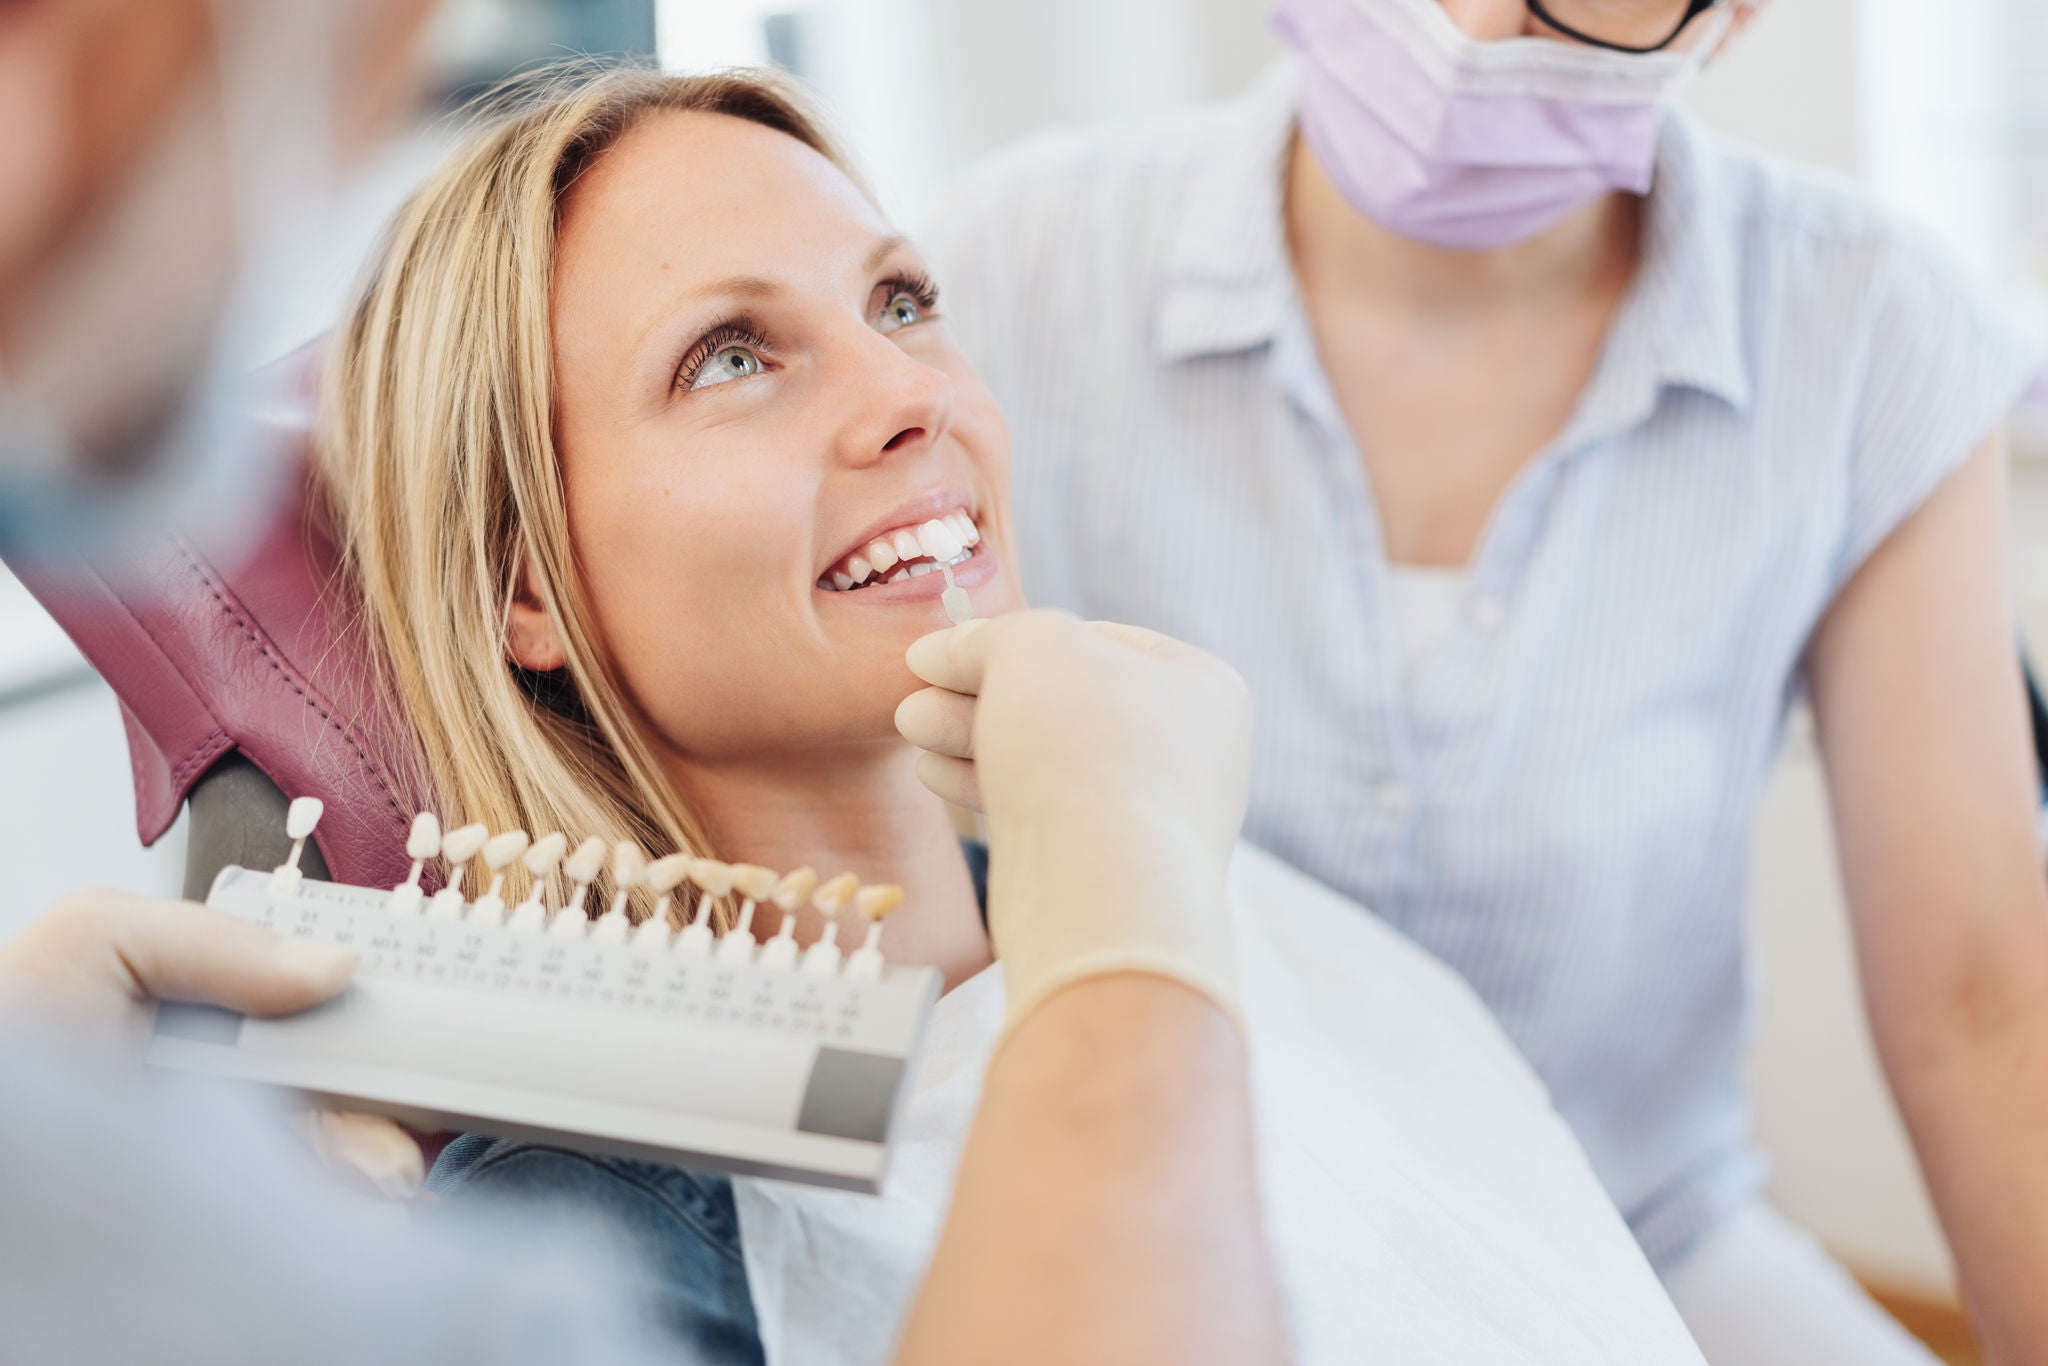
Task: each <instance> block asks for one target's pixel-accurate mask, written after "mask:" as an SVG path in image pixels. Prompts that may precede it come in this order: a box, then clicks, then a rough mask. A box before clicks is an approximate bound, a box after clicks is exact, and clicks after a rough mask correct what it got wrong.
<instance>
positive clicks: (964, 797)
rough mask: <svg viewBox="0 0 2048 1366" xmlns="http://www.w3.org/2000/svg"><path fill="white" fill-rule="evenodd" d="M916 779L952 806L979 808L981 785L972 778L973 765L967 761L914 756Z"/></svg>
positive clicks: (977, 780) (976, 779)
mask: <svg viewBox="0 0 2048 1366" xmlns="http://www.w3.org/2000/svg"><path fill="white" fill-rule="evenodd" d="M917 780H918V781H919V782H921V783H923V784H924V785H925V786H926V787H928V788H930V789H931V790H932V791H933V792H936V793H937V794H938V795H939V796H940V797H942V798H944V799H945V800H946V801H949V802H951V803H952V804H953V805H955V806H964V807H966V808H967V809H968V810H969V811H979V810H981V809H982V806H981V782H980V780H979V779H978V778H977V777H976V776H975V772H974V764H973V763H972V762H971V761H969V760H967V759H955V758H952V757H951V756H949V755H945V754H932V753H929V752H927V753H924V754H920V755H918V756H917Z"/></svg>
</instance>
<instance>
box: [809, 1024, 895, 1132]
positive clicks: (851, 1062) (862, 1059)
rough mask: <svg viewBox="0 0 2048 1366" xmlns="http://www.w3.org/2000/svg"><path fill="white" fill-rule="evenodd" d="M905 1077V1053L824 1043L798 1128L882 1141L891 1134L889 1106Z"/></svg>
mask: <svg viewBox="0 0 2048 1366" xmlns="http://www.w3.org/2000/svg"><path fill="white" fill-rule="evenodd" d="M902 1079H903V1059H901V1058H898V1057H892V1056H890V1055H888V1054H885V1053H856V1052H853V1051H851V1050H849V1049H844V1048H820V1049H819V1050H818V1058H817V1061H816V1062H814V1063H812V1064H811V1079H810V1081H809V1082H807V1083H806V1084H805V1086H804V1103H803V1106H802V1108H801V1109H799V1110H798V1112H797V1117H796V1127H797V1128H798V1129H799V1130H800V1131H802V1132H804V1133H807V1134H826V1135H829V1136H831V1137H833V1138H854V1139H861V1140H864V1141H866V1142H869V1143H880V1142H881V1141H882V1140H883V1139H885V1138H887V1137H888V1136H889V1111H890V1110H891V1108H893V1107H894V1105H895V1104H896V1087H897V1085H898V1084H899V1083H900V1082H901V1081H902Z"/></svg>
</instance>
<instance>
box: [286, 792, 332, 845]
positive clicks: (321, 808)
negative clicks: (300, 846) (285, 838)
mask: <svg viewBox="0 0 2048 1366" xmlns="http://www.w3.org/2000/svg"><path fill="white" fill-rule="evenodd" d="M326 810H327V805H326V803H324V802H322V801H321V800H320V799H319V798H318V797H295V798H293V799H292V804H291V805H290V806H289V807H287V808H285V813H284V832H285V834H287V835H289V836H290V837H291V838H293V839H295V840H302V839H305V838H306V837H307V836H308V835H311V834H312V833H313V827H314V826H316V825H318V824H320V817H321V816H322V815H323V814H325V812H326Z"/></svg>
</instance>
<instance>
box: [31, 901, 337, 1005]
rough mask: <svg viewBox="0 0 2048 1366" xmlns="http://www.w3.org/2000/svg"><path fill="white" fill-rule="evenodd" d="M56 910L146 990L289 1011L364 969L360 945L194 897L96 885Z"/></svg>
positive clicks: (81, 945) (138, 990)
mask: <svg viewBox="0 0 2048 1366" xmlns="http://www.w3.org/2000/svg"><path fill="white" fill-rule="evenodd" d="M49 919H50V921H51V926H52V928H51V931H50V932H51V933H54V934H56V935H58V936H59V937H61V938H62V939H63V940H64V941H65V942H66V943H67V944H68V945H69V947H70V948H71V950H72V951H74V952H79V953H83V952H88V951H94V950H97V951H99V952H102V953H104V955H105V957H106V961H108V962H109V963H110V964H111V965H112V970H113V971H115V972H117V973H119V974H121V975H122V976H125V978H126V979H127V985H128V988H129V990H130V992H131V994H132V995H134V996H136V997H137V998H142V997H151V998H154V999H156V1000H161V1001H204V1002H206V1003H208V1004H210V1005H217V1006H224V1007H226V1008H227V1009H229V1010H238V1011H242V1012H244V1013H246V1014H250V1015H287V1014H290V1013H291V1012H293V1011H297V1010H304V1009H306V1008H307V1007H308V1006H313V1005H318V1004H319V1003H320V1002H322V1001H324V1000H326V999H328V998H329V997H331V996H333V995H335V994H336V993H338V992H339V991H341V990H342V988H344V987H346V986H347V985H348V983H349V979H350V978H351V977H353V976H354V975H355V968H356V956H355V954H354V953H353V952H351V951H350V950H348V949H345V948H342V947H340V946H339V945H336V944H321V943H316V942H314V941H311V940H305V939H287V938H285V937H284V936H282V935H278V934H273V933H272V932H271V931H269V930H266V929H263V928H262V927H260V926H257V925H252V924H250V923H249V922H247V921H245V920H241V919H238V918H237V917H235V916H231V915H228V914H227V913H225V912H223V911H216V910H210V909H208V908H207V907H204V906H197V905H193V904H192V903H190V902H184V901H158V900H154V899H152V898H148V897H138V896H128V895H126V894H124V893H120V892H108V891H87V892H80V893H77V894H75V895H73V896H70V897H67V898H66V899H65V900H64V901H63V902H61V903H59V905H58V907H57V908H56V910H55V911H54V912H53V913H52V915H51V917H49Z"/></svg>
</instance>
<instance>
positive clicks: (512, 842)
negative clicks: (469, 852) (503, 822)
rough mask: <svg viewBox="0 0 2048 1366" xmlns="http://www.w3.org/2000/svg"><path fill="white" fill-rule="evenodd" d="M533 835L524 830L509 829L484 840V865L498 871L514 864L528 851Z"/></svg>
mask: <svg viewBox="0 0 2048 1366" xmlns="http://www.w3.org/2000/svg"><path fill="white" fill-rule="evenodd" d="M530 839H531V837H530V836H528V835H527V833H526V832H525V831H524V830H507V831H506V832H505V833H504V834H502V835H493V836H491V837H490V838H489V839H487V840H485V841H484V848H483V855H484V867H486V868H488V869H490V870H491V871H492V872H494V873H496V872H499V871H502V870H503V869H506V868H509V867H511V866H512V863H513V860H515V859H517V858H518V857H519V856H520V855H521V854H523V853H525V852H526V847H527V844H528V843H529V842H530Z"/></svg>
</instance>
